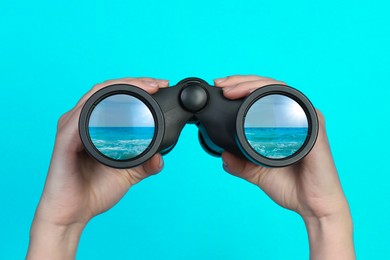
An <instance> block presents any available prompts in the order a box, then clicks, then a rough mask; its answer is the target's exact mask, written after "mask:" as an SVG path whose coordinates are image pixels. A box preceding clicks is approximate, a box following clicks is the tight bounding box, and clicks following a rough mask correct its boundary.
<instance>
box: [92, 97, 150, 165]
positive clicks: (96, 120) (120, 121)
mask: <svg viewBox="0 0 390 260" xmlns="http://www.w3.org/2000/svg"><path fill="white" fill-rule="evenodd" d="M154 126H155V125H154V119H153V115H152V113H151V112H150V110H149V108H148V107H147V106H146V105H145V104H144V103H143V102H142V101H141V100H139V99H138V98H136V97H133V96H130V95H125V94H117V95H112V96H109V97H107V98H105V99H103V100H102V101H101V102H100V103H98V104H97V105H96V107H95V108H94V110H93V111H92V113H91V116H90V118H89V135H90V138H91V140H92V143H93V144H94V145H95V147H96V148H97V149H98V150H99V151H100V152H101V153H102V154H104V155H105V156H107V157H109V158H111V159H114V160H129V159H132V158H135V157H137V156H138V155H140V154H142V153H143V152H144V151H145V150H146V149H147V148H148V147H149V145H150V143H151V141H152V139H153V136H154Z"/></svg>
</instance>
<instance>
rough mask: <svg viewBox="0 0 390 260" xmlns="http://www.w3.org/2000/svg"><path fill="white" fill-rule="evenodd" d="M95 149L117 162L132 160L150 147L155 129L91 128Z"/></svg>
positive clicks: (90, 133)
mask: <svg viewBox="0 0 390 260" xmlns="http://www.w3.org/2000/svg"><path fill="white" fill-rule="evenodd" d="M89 135H90V137H91V140H92V143H93V144H94V145H95V147H96V148H97V149H98V150H99V151H100V152H101V153H102V154H104V155H105V156H107V157H110V158H112V159H115V160H128V159H132V158H134V157H136V156H138V155H140V154H141V153H143V152H144V151H145V150H146V149H147V148H148V146H149V145H150V143H151V141H152V138H153V135H154V127H89Z"/></svg>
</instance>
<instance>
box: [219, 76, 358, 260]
mask: <svg viewBox="0 0 390 260" xmlns="http://www.w3.org/2000/svg"><path fill="white" fill-rule="evenodd" d="M269 84H284V83H283V82H280V81H276V80H274V79H270V78H264V77H259V76H254V75H251V76H230V77H227V78H221V79H216V80H215V85H216V86H217V87H221V88H223V93H224V96H225V97H226V98H229V99H237V98H243V97H245V96H247V95H249V94H250V93H251V92H252V91H254V90H256V89H257V88H260V87H263V86H266V85H269ZM317 114H318V117H319V133H318V138H317V141H316V144H315V145H314V147H313V149H312V150H311V151H310V153H309V154H308V155H307V156H306V157H305V158H304V159H303V160H302V161H300V162H298V163H296V164H294V165H291V166H288V167H284V168H265V167H261V166H258V165H255V164H253V163H251V162H249V161H248V160H244V159H241V158H238V157H236V156H234V155H233V154H231V153H228V152H225V153H223V155H222V159H223V162H224V169H225V170H226V171H227V172H229V173H231V174H233V175H235V176H238V177H241V178H243V179H245V180H247V181H249V182H251V183H253V184H255V185H257V186H259V187H260V188H261V189H262V190H263V191H264V192H265V193H266V194H267V195H268V196H269V197H270V198H271V199H272V200H274V201H275V202H276V203H277V204H279V205H280V206H282V207H284V208H287V209H290V210H294V211H296V212H297V213H298V214H300V215H301V216H302V218H303V220H304V221H305V224H306V226H307V229H308V232H309V240H310V247H311V254H310V255H311V257H312V259H354V249H353V241H352V219H351V215H350V210H349V206H348V202H347V200H346V198H345V196H344V193H343V190H342V188H341V184H340V180H339V177H338V174H337V170H336V167H335V165H334V162H333V158H332V154H331V151H330V147H329V142H328V139H327V136H326V132H325V121H324V116H323V115H322V113H321V112H319V111H318V110H317Z"/></svg>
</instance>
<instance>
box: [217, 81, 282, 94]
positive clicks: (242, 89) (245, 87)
mask: <svg viewBox="0 0 390 260" xmlns="http://www.w3.org/2000/svg"><path fill="white" fill-rule="evenodd" d="M271 84H281V85H285V83H284V82H282V81H277V80H274V79H261V80H255V81H246V82H242V83H238V84H236V85H233V86H228V87H224V88H223V94H224V96H225V97H226V98H229V99H237V98H243V97H246V96H248V95H249V94H250V93H252V92H253V91H255V90H256V89H258V88H261V87H264V86H267V85H271Z"/></svg>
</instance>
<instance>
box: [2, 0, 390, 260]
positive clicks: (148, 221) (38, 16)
mask: <svg viewBox="0 0 390 260" xmlns="http://www.w3.org/2000/svg"><path fill="white" fill-rule="evenodd" d="M389 7H390V4H389V1H386V0H382V1H378V0H371V1H353V0H346V1H336V0H332V1H309V0H307V1H287V0H285V1H270V0H269V1H263V0H261V1H255V0H253V1H248V0H241V1H203V0H197V1H169V0H167V1H152V0H146V1H124V0H122V1H118V0H110V1H102V0H99V1H97V0H95V1H75V0H68V1H14V0H1V2H0V89H1V92H0V97H1V100H0V124H1V127H0V136H1V139H0V149H1V150H0V155H1V156H0V161H1V167H0V176H1V179H0V202H1V204H0V205H1V208H0V223H1V227H0V259H22V258H23V257H24V255H25V251H26V249H27V245H28V240H29V227H30V223H31V220H32V217H33V214H34V210H35V207H36V205H37V203H38V200H39V197H40V194H41V191H42V188H43V185H44V181H45V176H46V173H47V169H48V164H49V161H50V157H51V152H52V147H53V141H54V136H55V131H56V123H57V119H58V118H59V117H60V115H61V114H62V113H64V112H65V111H67V110H69V109H71V108H72V106H73V105H74V104H75V103H76V102H77V100H78V99H79V98H80V96H81V95H83V94H84V93H85V92H86V91H88V90H89V88H90V87H91V86H92V85H93V84H95V83H98V82H101V81H103V80H106V79H112V78H118V77H124V76H152V77H160V78H168V79H170V80H171V82H172V83H176V82H177V81H178V80H180V79H182V78H184V77H187V76H199V77H202V78H204V79H206V80H208V81H209V82H210V83H211V82H212V81H211V80H212V79H213V78H215V77H221V76H226V75H230V74H238V73H240V74H248V73H253V74H259V75H266V76H270V77H275V78H276V79H281V80H284V81H286V82H287V83H289V84H290V85H292V86H294V87H296V88H298V89H300V90H301V91H303V92H304V93H305V94H306V95H307V96H308V97H309V98H310V99H311V100H312V102H313V103H314V104H315V106H316V107H318V108H319V109H320V110H322V111H323V113H324V114H325V116H326V119H327V128H328V133H329V138H330V142H331V146H332V149H333V153H334V158H335V160H336V163H337V167H338V170H339V173H340V178H341V181H342V183H343V187H344V190H345V193H346V195H347V197H348V199H349V202H350V205H351V209H352V214H353V219H354V225H355V244H356V251H357V255H358V257H359V258H360V259H390V251H389V247H388V246H389V245H390V239H389V234H390V225H389V221H388V218H389V215H390V203H389V199H390V189H389V182H390V170H389V169H388V168H387V162H389V158H390V152H389V146H390V141H389V133H390V131H389V120H390V116H389V112H390V109H389V98H390V91H389V89H390V86H389V69H390V64H389V60H390V50H389V46H390V29H389V28H390V21H389V18H388V15H389V11H390V8H389ZM165 164H166V167H165V169H164V171H163V172H162V173H161V174H160V175H158V176H155V177H152V178H149V179H147V180H145V181H143V182H142V183H140V184H139V185H136V186H134V187H133V188H132V190H131V191H130V192H129V193H128V194H127V195H126V196H125V198H124V199H122V200H121V201H120V203H118V204H117V205H116V206H115V207H114V208H113V209H112V210H110V211H109V212H107V213H105V214H103V215H100V216H98V217H96V218H95V219H93V220H92V221H91V222H90V223H89V225H88V226H87V228H86V230H85V232H84V233H83V236H82V238H81V242H80V246H79V250H78V259H121V258H129V259H305V258H307V257H308V242H307V235H306V231H305V227H304V224H303V222H302V221H301V219H300V217H299V216H298V215H297V214H295V213H293V212H290V211H287V210H285V209H282V208H280V207H279V206H277V205H276V204H274V203H273V202H272V201H271V200H270V199H269V198H268V197H267V196H266V195H265V194H264V193H263V192H262V191H261V190H259V189H258V188H256V187H255V186H253V185H250V184H248V183H246V182H244V181H242V180H240V179H237V178H235V177H232V176H230V175H228V174H226V173H224V172H223V170H222V169H221V160H220V159H216V158H212V157H209V156H208V155H207V154H206V153H205V152H204V151H203V150H202V149H201V147H200V145H199V144H198V140H197V133H196V129H195V127H191V126H187V127H186V128H185V130H184V132H183V133H182V135H181V138H180V140H179V143H178V145H177V146H176V148H175V149H174V150H173V151H172V153H171V154H169V155H168V156H166V157H165Z"/></svg>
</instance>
